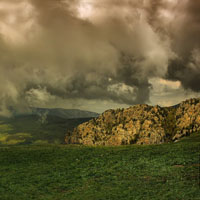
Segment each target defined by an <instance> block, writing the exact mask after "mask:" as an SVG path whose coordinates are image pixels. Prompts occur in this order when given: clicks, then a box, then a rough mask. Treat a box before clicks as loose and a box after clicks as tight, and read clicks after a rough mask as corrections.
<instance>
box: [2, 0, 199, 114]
mask: <svg viewBox="0 0 200 200" xmlns="http://www.w3.org/2000/svg"><path fill="white" fill-rule="evenodd" d="M199 9H200V3H198V2H197V1H195V0H190V1H186V0H184V1H178V0H177V1H175V0H174V1H171V0H159V1H158V0H140V1H138V0H132V1H130V0H120V1H119V0H102V1H97V0H93V1H89V0H88V1H86V0H85V1H84V0H43V1H41V0H27V1H25V0H12V1H11V0H10V1H8V0H2V1H1V2H0V19H1V20H0V33H1V35H0V107H1V114H4V115H8V114H9V113H8V110H7V107H9V106H15V107H17V108H19V109H25V108H26V107H29V106H39V107H48V106H49V105H51V106H53V105H55V106H58V105H59V103H58V102H59V101H62V102H64V101H65V100H66V102H68V103H69V102H79V103H77V105H73V106H74V107H77V108H78V107H79V104H80V102H83V103H84V102H86V101H88V102H89V101H91V102H94V101H96V102H98V101H104V102H105V101H109V102H113V104H114V103H117V104H123V105H124V104H125V105H132V104H137V103H149V102H151V95H154V94H153V92H152V91H153V87H154V86H153V84H152V80H166V81H172V83H173V82H174V84H177V81H179V82H180V88H181V90H182V89H184V90H185V91H187V90H191V91H195V92H199V90H200V79H199V78H198V77H199V75H200V69H199V68H200V39H199V37H198V36H199V34H200V26H199V23H200V14H199V12H198V10H199ZM158 82H159V81H158ZM161 82H162V81H161ZM162 83H163V82H162ZM170 83H171V82H170ZM161 87H162V86H161ZM154 103H157V102H154ZM97 104H98V103H97ZM62 105H63V104H62ZM69 106H70V105H69ZM97 106H98V105H97ZM103 109H104V108H103V107H102V111H103ZM97 110H100V109H97Z"/></svg>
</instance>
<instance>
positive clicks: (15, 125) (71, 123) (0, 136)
mask: <svg viewBox="0 0 200 200" xmlns="http://www.w3.org/2000/svg"><path fill="white" fill-rule="evenodd" d="M89 119H91V118H81V119H64V118H60V117H57V116H48V118H47V122H46V123H44V124H43V123H41V121H40V118H39V117H38V116H37V115H29V116H18V117H15V118H10V119H6V118H5V119H3V118H2V119H1V120H0V144H20V143H25V144H29V143H34V142H36V143H64V139H65V135H66V133H67V131H68V130H72V129H73V128H74V127H75V126H77V125H79V124H80V123H83V122H85V121H88V120H89Z"/></svg>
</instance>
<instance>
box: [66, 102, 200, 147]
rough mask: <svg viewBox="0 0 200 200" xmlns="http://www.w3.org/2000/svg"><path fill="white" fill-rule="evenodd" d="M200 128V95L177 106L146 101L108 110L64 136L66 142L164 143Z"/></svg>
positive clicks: (98, 143)
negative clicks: (151, 103) (146, 102)
mask: <svg viewBox="0 0 200 200" xmlns="http://www.w3.org/2000/svg"><path fill="white" fill-rule="evenodd" d="M198 131H200V99H197V98H193V99H189V100H186V101H184V102H182V103H180V104H178V105H176V106H172V107H160V106H149V105H146V104H141V105H135V106H132V107H129V108H127V109H117V110H107V111H105V112H104V113H103V114H101V115H100V116H99V117H98V118H94V119H92V120H90V121H88V122H85V123H83V124H81V125H79V126H78V127H77V128H75V129H74V130H73V132H72V133H70V134H68V135H67V136H66V138H65V142H66V143H67V144H84V145H128V144H161V143H165V142H169V141H176V140H178V139H179V138H181V137H184V136H187V135H190V134H192V133H194V132H198Z"/></svg>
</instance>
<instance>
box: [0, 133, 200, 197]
mask: <svg viewBox="0 0 200 200" xmlns="http://www.w3.org/2000/svg"><path fill="white" fill-rule="evenodd" d="M199 146H200V134H193V135H191V136H189V137H186V138H183V139H181V140H180V141H179V142H177V143H169V144H161V145H145V146H144V145H129V146H118V147H87V146H83V145H29V146H28V145H20V146H12V147H10V146H9V147H0V163H1V164H0V172H1V173H0V174H1V178H0V199H1V200H100V199H101V200H104V199H105V200H106V199H109V200H116V199H117V200H133V199H134V200H147V199H149V200H150V199H152V200H161V199H162V200H180V199H181V200H199V197H200V190H199V166H200V163H199Z"/></svg>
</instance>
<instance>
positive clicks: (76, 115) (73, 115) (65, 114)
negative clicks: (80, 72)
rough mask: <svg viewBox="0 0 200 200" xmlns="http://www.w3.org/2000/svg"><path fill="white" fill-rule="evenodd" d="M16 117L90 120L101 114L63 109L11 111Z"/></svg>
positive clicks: (32, 108)
mask: <svg viewBox="0 0 200 200" xmlns="http://www.w3.org/2000/svg"><path fill="white" fill-rule="evenodd" d="M11 112H12V113H13V114H14V116H20V115H21V116H24V115H39V116H41V115H47V116H57V117H61V118H64V119H80V118H90V117H98V116H99V114H98V113H95V112H90V111H85V110H78V109H63V108H34V107H31V108H29V112H24V113H23V112H18V111H16V110H15V109H14V108H12V109H11Z"/></svg>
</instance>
